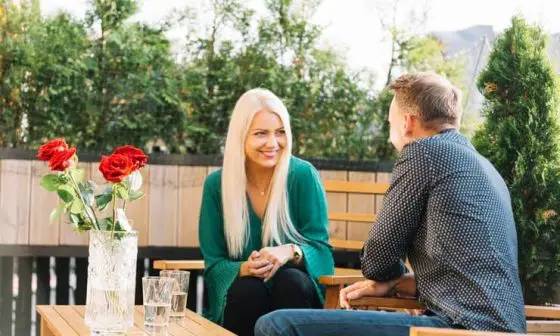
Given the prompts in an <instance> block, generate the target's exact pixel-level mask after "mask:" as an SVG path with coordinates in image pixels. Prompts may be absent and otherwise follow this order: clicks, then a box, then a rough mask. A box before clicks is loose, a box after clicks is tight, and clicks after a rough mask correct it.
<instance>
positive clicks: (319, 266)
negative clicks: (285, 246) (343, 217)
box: [294, 164, 334, 280]
mask: <svg viewBox="0 0 560 336" xmlns="http://www.w3.org/2000/svg"><path fill="white" fill-rule="evenodd" d="M297 184H298V188H297V190H298V200H299V202H298V216H297V217H298V222H297V223H294V225H295V226H296V227H297V229H298V231H299V233H300V234H301V235H302V236H303V237H304V238H305V239H306V241H305V242H304V243H303V244H302V245H301V249H302V251H303V260H304V264H305V267H306V269H307V272H308V273H309V275H310V276H311V277H312V278H313V279H314V280H317V278H318V277H319V276H321V275H331V274H333V273H334V261H333V257H332V252H331V246H330V245H329V229H328V225H329V220H328V213H327V201H326V195H325V189H324V188H323V184H322V183H321V178H320V177H319V173H318V172H317V170H315V168H314V167H313V166H311V165H310V164H309V165H306V166H305V168H304V169H303V171H301V172H300V174H298V181H297Z"/></svg>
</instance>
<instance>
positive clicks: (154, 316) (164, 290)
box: [142, 276, 175, 335]
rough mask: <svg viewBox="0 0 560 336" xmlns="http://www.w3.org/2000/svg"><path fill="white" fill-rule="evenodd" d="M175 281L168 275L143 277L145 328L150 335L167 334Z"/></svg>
mask: <svg viewBox="0 0 560 336" xmlns="http://www.w3.org/2000/svg"><path fill="white" fill-rule="evenodd" d="M174 283H175V280H174V279H172V278H168V277H157V276H148V277H143V278H142V290H143V294H144V329H145V331H147V332H148V333H149V334H150V335H167V326H168V325H169V313H170V312H171V294H172V293H173V285H174Z"/></svg>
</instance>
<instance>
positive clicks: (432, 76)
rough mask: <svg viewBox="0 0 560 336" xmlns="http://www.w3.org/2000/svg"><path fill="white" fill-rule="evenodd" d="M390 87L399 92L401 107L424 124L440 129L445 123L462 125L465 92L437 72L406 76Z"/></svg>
mask: <svg viewBox="0 0 560 336" xmlns="http://www.w3.org/2000/svg"><path fill="white" fill-rule="evenodd" d="M389 88H390V89H391V90H393V92H394V93H395V99H396V101H397V103H398V104H399V106H400V107H401V108H403V109H405V111H406V112H408V113H410V114H412V115H417V116H419V117H420V121H421V123H422V125H423V126H424V127H426V128H430V129H439V128H440V127H441V126H443V125H445V124H451V125H454V126H456V127H458V126H459V123H460V121H461V115H462V114H463V110H462V107H461V90H459V89H458V88H457V87H456V86H455V85H453V84H451V82H450V81H449V80H447V79H446V78H445V77H443V76H441V75H438V74H436V73H435V72H419V73H416V74H405V75H402V76H400V77H399V78H397V79H396V80H395V81H394V82H393V83H392V84H391V85H390V86H389Z"/></svg>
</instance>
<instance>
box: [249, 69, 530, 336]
mask: <svg viewBox="0 0 560 336" xmlns="http://www.w3.org/2000/svg"><path fill="white" fill-rule="evenodd" d="M391 89H392V90H393V92H394V94H395V96H394V98H393V101H392V103H391V108H390V111H389V123H390V128H391V135H390V140H391V142H392V143H393V145H394V146H395V147H396V149H397V150H398V151H399V152H400V158H399V159H398V161H397V162H396V163H395V166H394V168H393V174H392V179H391V186H390V188H389V190H388V191H387V194H386V197H385V200H384V202H383V206H382V209H381V211H380V212H379V214H378V217H377V220H376V222H375V223H374V225H373V226H372V229H371V232H370V235H369V238H368V240H367V241H366V242H365V245H364V249H363V251H362V255H361V263H362V273H363V274H364V276H365V277H366V278H367V279H370V280H367V281H362V282H359V283H356V284H354V285H352V286H349V287H347V288H345V289H344V290H342V291H341V295H340V305H341V307H343V308H350V305H349V304H348V300H354V299H358V298H361V297H364V296H388V295H393V294H394V293H395V292H396V293H397V294H400V295H407V296H410V295H412V296H417V297H418V299H419V301H420V302H422V303H424V304H425V306H426V312H425V314H424V315H422V316H412V315H408V314H404V313H390V312H376V311H352V310H345V311H336V310H314V311H313V310H305V311H302V310H284V311H278V312H274V313H271V314H269V315H266V316H264V317H262V318H261V319H260V320H259V321H258V322H257V325H256V327H255V331H256V334H257V335H408V333H409V328H410V327H411V326H426V327H440V328H465V329H474V330H488V331H509V332H525V331H526V323H525V316H524V310H523V297H522V293H521V286H520V282H519V276H518V267H517V236H516V231H515V222H514V219H513V213H512V209H511V201H510V196H509V192H508V189H507V187H506V185H505V183H504V181H503V179H502V178H501V177H500V175H499V174H498V172H497V171H496V170H495V169H494V167H493V166H492V165H491V164H490V163H489V162H488V161H487V160H486V159H485V158H484V157H482V156H481V155H480V154H479V153H478V152H477V151H476V150H475V149H474V147H473V146H472V145H471V144H470V142H469V140H468V139H467V138H465V137H464V136H462V135H460V134H459V133H458V132H457V129H458V127H459V123H460V119H461V113H462V111H461V94H460V91H459V90H458V89H457V88H456V87H454V86H453V85H452V84H451V83H450V82H449V81H448V80H446V79H445V78H443V77H441V76H439V75H437V74H435V73H419V74H412V75H411V74H407V75H403V76H401V77H399V78H398V79H397V80H396V81H395V82H394V83H393V84H392V85H391ZM407 257H408V259H409V261H410V264H411V266H412V271H413V272H414V273H409V272H407V269H406V267H405V266H404V263H403V260H405V259H406V258H407Z"/></svg>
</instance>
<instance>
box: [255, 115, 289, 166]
mask: <svg viewBox="0 0 560 336" xmlns="http://www.w3.org/2000/svg"><path fill="white" fill-rule="evenodd" d="M286 142H287V139H286V132H285V131H284V124H283V123H282V120H280V117H278V115H277V114H276V113H273V112H271V111H269V110H262V111H259V112H257V114H255V117H254V118H253V121H252V122H251V125H250V126H249V132H248V133H247V137H246V138H245V156H246V158H247V162H250V163H253V164H255V165H257V166H260V167H263V168H273V167H274V166H276V164H277V163H278V160H279V159H280V156H281V154H282V151H283V150H284V148H285V147H286Z"/></svg>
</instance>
